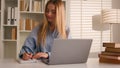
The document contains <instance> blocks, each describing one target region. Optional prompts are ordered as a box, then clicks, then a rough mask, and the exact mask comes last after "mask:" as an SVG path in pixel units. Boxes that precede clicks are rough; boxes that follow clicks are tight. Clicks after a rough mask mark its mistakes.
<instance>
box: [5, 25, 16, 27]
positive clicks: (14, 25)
mask: <svg viewBox="0 0 120 68" xmlns="http://www.w3.org/2000/svg"><path fill="white" fill-rule="evenodd" d="M3 26H5V27H13V26H16V27H17V25H3Z"/></svg>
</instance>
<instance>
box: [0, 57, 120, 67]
mask: <svg viewBox="0 0 120 68" xmlns="http://www.w3.org/2000/svg"><path fill="white" fill-rule="evenodd" d="M0 68H120V65H118V64H105V63H99V61H98V58H89V59H88V61H87V63H81V64H63V65H46V64H44V63H42V62H39V63H29V64H19V63H18V62H16V60H12V59H5V60H0Z"/></svg>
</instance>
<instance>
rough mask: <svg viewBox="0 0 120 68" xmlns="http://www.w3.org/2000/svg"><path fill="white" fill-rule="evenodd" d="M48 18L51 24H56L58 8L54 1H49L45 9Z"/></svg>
mask: <svg viewBox="0 0 120 68" xmlns="http://www.w3.org/2000/svg"><path fill="white" fill-rule="evenodd" d="M45 15H46V18H47V20H48V22H49V23H50V24H54V21H55V17H56V9H55V5H54V4H52V3H49V4H48V6H47V8H46V11H45Z"/></svg>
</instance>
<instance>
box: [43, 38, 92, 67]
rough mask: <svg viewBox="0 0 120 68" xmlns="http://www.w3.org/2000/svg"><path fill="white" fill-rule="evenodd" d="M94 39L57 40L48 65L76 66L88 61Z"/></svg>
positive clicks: (46, 61)
mask: <svg viewBox="0 0 120 68" xmlns="http://www.w3.org/2000/svg"><path fill="white" fill-rule="evenodd" d="M91 44H92V39H55V40H54V43H53V46H52V50H51V56H50V57H49V60H46V59H42V61H43V62H45V63H47V64H52V65H56V64H75V63H85V62H86V61H87V58H88V55H89V51H90V47H91Z"/></svg>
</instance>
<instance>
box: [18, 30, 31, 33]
mask: <svg viewBox="0 0 120 68" xmlns="http://www.w3.org/2000/svg"><path fill="white" fill-rule="evenodd" d="M30 32H31V30H20V33H30Z"/></svg>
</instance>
